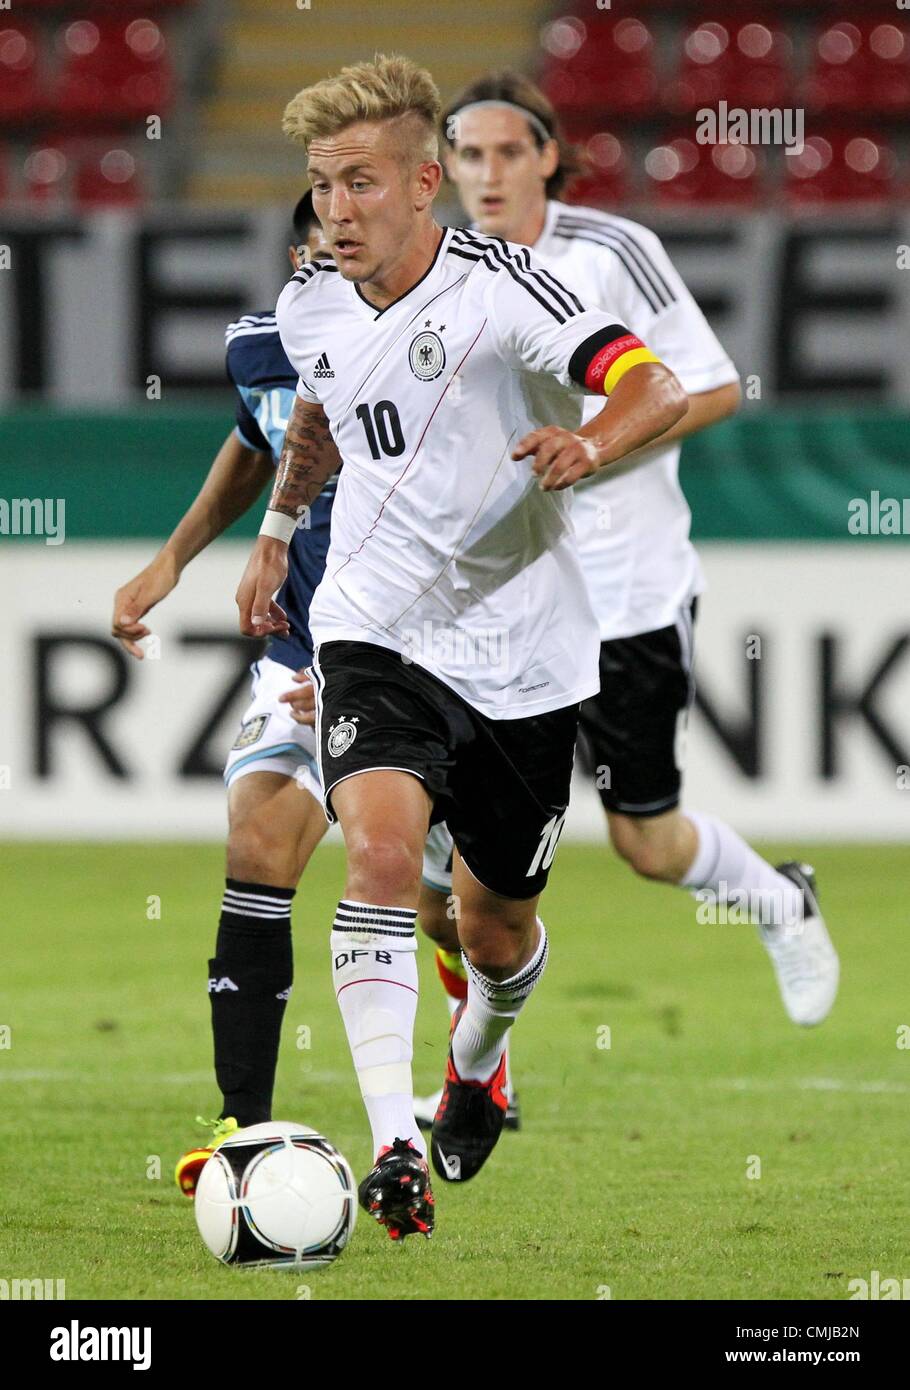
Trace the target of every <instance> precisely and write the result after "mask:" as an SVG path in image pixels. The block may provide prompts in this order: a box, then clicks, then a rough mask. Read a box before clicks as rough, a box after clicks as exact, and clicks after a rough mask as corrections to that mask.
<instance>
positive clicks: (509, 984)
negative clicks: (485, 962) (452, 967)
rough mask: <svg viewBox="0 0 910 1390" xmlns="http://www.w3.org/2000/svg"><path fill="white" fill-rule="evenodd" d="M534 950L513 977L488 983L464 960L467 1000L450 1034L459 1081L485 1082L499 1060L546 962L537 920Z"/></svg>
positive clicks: (542, 932) (544, 943)
mask: <svg viewBox="0 0 910 1390" xmlns="http://www.w3.org/2000/svg"><path fill="white" fill-rule="evenodd" d="M537 925H538V927H539V928H540V937H539V939H538V942H537V949H536V950H535V952H534V954H533V956H532V957H531V959H530V960H529V961H528V963H527V965H524V966H522V968H521V970H519V972H518V974H517V975H513V976H512V977H511V979H508V980H501V981H500V980H490V979H488V978H487V976H486V975H482V974H481V973H480V971H479V970H477V969H476V967H475V966H473V965H472V964H471V962H470V961H469V960H468V958H467V956H465V957H464V961H465V965H466V966H467V970H468V999H467V1004H466V1005H465V1011H464V1013H463V1014H462V1015H461V1018H460V1020H459V1022H458V1027H457V1028H456V1029H455V1032H454V1034H453V1035H452V1059H453V1061H454V1063H455V1070H456V1071H457V1072H458V1075H459V1076H460V1077H461V1079H462V1081H489V1079H490V1077H491V1076H492V1075H493V1073H494V1071H495V1070H496V1068H497V1066H498V1065H499V1059H500V1058H501V1057H502V1053H503V1048H504V1047H505V1045H506V1036H507V1034H508V1031H509V1029H510V1028H511V1026H512V1024H513V1023H514V1022H515V1020H516V1018H517V1017H518V1015H519V1014H520V1013H521V1010H522V1009H523V1008H524V1005H525V1001H526V1000H527V999H528V997H529V995H530V994H531V991H532V990H533V989H534V988H535V986H536V985H537V983H538V981H539V980H540V977H541V975H542V974H543V972H544V968H545V966H546V963H547V955H548V947H547V932H546V928H545V927H544V924H543V922H541V920H540V918H539V917H538V919H537Z"/></svg>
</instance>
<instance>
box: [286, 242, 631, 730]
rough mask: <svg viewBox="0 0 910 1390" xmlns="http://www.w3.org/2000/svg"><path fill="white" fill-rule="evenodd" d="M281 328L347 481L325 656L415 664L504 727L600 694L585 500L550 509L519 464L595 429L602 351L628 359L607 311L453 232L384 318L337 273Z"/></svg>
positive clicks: (337, 515) (309, 276) (324, 277)
mask: <svg viewBox="0 0 910 1390" xmlns="http://www.w3.org/2000/svg"><path fill="white" fill-rule="evenodd" d="M276 315H277V320H278V329H279V332H280V335H281V341H282V344H283V346H284V349H285V352H286V353H287V355H288V357H289V358H290V360H291V363H292V365H293V366H294V368H295V370H296V371H298V372H299V374H300V383H299V385H298V388H297V390H298V394H299V395H300V396H301V397H302V399H303V400H306V401H312V402H319V403H320V404H321V405H322V406H323V408H324V409H325V412H326V415H327V417H328V420H329V424H330V427H331V431H332V435H333V437H334V439H335V442H336V444H337V446H338V450H339V452H340V454H341V457H342V459H343V461H344V468H343V470H342V471H341V474H340V477H339V482H338V491H337V495H336V499H335V505H334V510H333V514H332V538H331V545H330V548H329V554H328V560H327V563H326V571H325V576H324V578H323V580H322V583H321V584H320V585H319V588H318V589H317V590H316V593H315V595H314V597H313V602H312V605H311V608H310V628H311V631H312V633H313V637H314V639H315V641H316V643H317V644H318V643H323V642H329V641H333V640H347V641H365V642H372V643H375V644H378V645H380V646H383V647H388V648H390V649H392V650H393V651H399V652H401V653H402V657H403V659H404V660H406V661H410V660H413V661H414V662H415V663H416V664H418V665H420V666H422V667H424V668H425V669H426V670H428V671H430V672H431V673H432V674H433V675H435V676H437V677H438V678H439V679H440V680H442V681H444V682H445V684H446V685H448V686H450V687H451V688H452V689H453V690H455V691H456V692H457V693H458V694H459V695H460V696H462V698H463V699H465V700H466V701H467V702H468V703H469V704H471V705H472V706H473V707H474V708H476V709H477V710H479V711H481V712H482V713H483V714H485V715H487V716H488V717H490V718H493V719H516V718H522V717H527V716H530V715H536V714H541V713H544V712H546V711H548V710H553V709H559V708H561V707H562V706H565V705H569V704H574V703H575V702H577V701H580V700H582V699H585V698H586V697H587V696H589V695H592V694H594V693H596V691H597V689H598V687H599V678H598V669H597V667H598V648H599V638H598V628H597V621H596V619H595V617H594V613H593V610H592V608H591V604H590V601H589V599H588V596H587V591H586V588H585V582H584V578H583V576H582V572H581V565H580V562H579V557H578V550H577V547H576V544H575V537H574V534H573V530H572V523H571V520H570V509H571V508H570V502H569V497H568V493H567V492H559V493H554V492H547V493H544V492H541V491H540V489H539V487H538V485H537V479H536V478H535V477H534V475H533V473H532V471H531V464H532V462H533V460H532V459H523V460H521V461H520V462H515V461H513V459H512V458H511V451H512V449H513V448H514V446H515V445H516V443H517V442H518V441H519V440H520V439H521V438H522V437H523V436H524V435H525V434H527V433H528V432H529V431H530V430H533V429H536V428H538V427H540V426H541V425H547V424H553V425H561V426H563V427H565V428H568V429H577V428H578V426H579V424H580V423H581V406H582V397H581V396H580V395H579V384H580V383H582V382H583V381H584V369H585V367H586V366H587V365H588V361H590V360H592V354H591V353H590V352H588V349H587V346H586V345H587V344H588V340H591V339H593V340H594V341H593V346H594V347H597V348H601V347H602V344H603V343H604V342H605V341H609V340H610V339H611V338H615V339H617V343H616V347H617V348H622V347H623V344H624V343H625V341H626V339H624V338H623V339H622V342H619V340H620V339H621V337H622V335H624V334H627V330H626V329H625V328H624V327H622V325H621V320H620V319H619V316H618V315H617V314H616V313H611V312H608V311H607V312H605V311H604V309H603V308H598V309H596V310H591V309H587V308H586V307H585V306H584V305H583V304H582V303H581V301H580V300H579V299H578V298H577V297H576V295H575V294H574V293H573V292H572V291H571V290H570V289H568V288H566V286H565V285H563V284H562V283H561V282H560V281H559V280H557V279H556V278H555V277H554V276H553V275H552V274H551V273H550V272H549V271H548V270H546V269H544V268H543V267H542V266H541V265H540V264H539V263H538V262H537V261H536V260H535V258H534V256H533V255H532V253H530V252H529V250H528V248H527V247H523V246H515V245H510V244H508V243H505V242H502V241H500V240H498V239H497V238H493V237H486V236H482V235H480V234H478V233H475V232H473V231H467V230H461V229H451V228H449V229H447V230H446V231H445V232H444V234H443V236H442V239H441V241H440V245H439V249H438V251H437V253H436V256H435V258H434V260H433V263H432V265H431V266H430V267H429V269H428V270H427V271H426V273H425V275H424V276H423V277H422V279H421V280H419V281H418V283H417V284H416V285H413V286H412V287H411V289H410V290H408V291H407V292H406V293H405V294H403V295H402V296H401V297H400V298H399V299H397V300H396V301H395V302H394V303H392V304H390V305H389V306H388V307H387V308H385V309H383V310H378V309H376V308H375V307H374V306H373V305H371V304H369V303H368V302H367V300H366V299H365V298H364V297H363V295H362V294H361V292H360V290H359V288H358V287H357V286H356V285H354V284H353V283H351V282H350V281H347V280H344V279H343V278H342V276H341V275H340V274H339V273H338V270H337V269H336V267H335V265H334V264H333V263H332V262H327V261H317V262H314V263H312V264H310V265H307V266H304V267H303V269H302V270H301V271H299V272H298V273H297V274H296V275H294V276H293V278H292V279H291V281H290V282H289V284H288V285H287V286H286V287H285V289H284V290H283V292H282V294H281V297H280V299H279V301H278V306H277V310H276ZM623 350H625V349H624V348H623ZM603 351H604V352H610V351H612V348H608V349H603ZM570 362H571V363H572V366H573V375H570V372H569V367H570ZM579 363H581V366H579ZM579 371H580V375H579ZM600 401H601V405H602V404H603V396H602V395H601V397H600Z"/></svg>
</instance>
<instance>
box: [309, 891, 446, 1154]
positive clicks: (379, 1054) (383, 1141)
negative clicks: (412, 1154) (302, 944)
mask: <svg viewBox="0 0 910 1390" xmlns="http://www.w3.org/2000/svg"><path fill="white" fill-rule="evenodd" d="M416 921H417V913H416V912H415V911H412V910H411V909H410V908H406V907H378V906H373V905H371V904H369V903H359V902H352V901H350V900H346V899H342V901H341V902H340V903H339V904H338V910H337V912H336V914H335V925H334V929H333V931H332V973H333V977H334V982H335V994H336V997H337V999H338V1007H339V1009H340V1010H341V1017H342V1019H343V1020H344V1026H345V1031H346V1033H347V1036H348V1043H349V1044H350V1048H351V1057H352V1059H353V1062H354V1069H355V1071H356V1072H357V1080H358V1082H359V1083H360V1094H361V1095H362V1096H363V1103H364V1105H365V1106H366V1111H367V1115H368V1117H369V1121H370V1127H371V1129H372V1131H373V1144H374V1150H375V1152H376V1154H377V1155H378V1154H379V1151H380V1150H381V1149H382V1148H384V1147H386V1146H387V1145H391V1144H393V1143H394V1141H395V1140H396V1139H405V1140H407V1139H410V1141H411V1142H412V1144H413V1145H414V1147H415V1149H417V1150H418V1152H419V1153H421V1154H424V1155H425V1154H426V1146H425V1144H424V1142H423V1139H422V1138H421V1134H420V1129H419V1127H418V1125H417V1121H416V1120H415V1119H414V1088H413V1083H412V1080H411V1059H412V1057H413V1053H414V1019H415V1017H416V1015H417V959H416V955H415V952H416V950H417V939H416V935H415V923H416Z"/></svg>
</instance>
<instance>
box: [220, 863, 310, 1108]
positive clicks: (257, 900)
mask: <svg viewBox="0 0 910 1390" xmlns="http://www.w3.org/2000/svg"><path fill="white" fill-rule="evenodd" d="M293 897H294V889H293V888H272V887H270V886H269V885H268V884H264V883H241V882H240V881H239V880H237V879H232V878H229V879H227V881H226V887H225V893H224V900H223V902H222V905H221V922H220V925H219V928H218V939H217V942H216V945H215V955H214V958H213V959H212V960H210V961H209V997H210V999H211V1003H212V1033H213V1035H214V1041H215V1075H216V1078H217V1080H218V1085H219V1087H220V1088H221V1092H222V1095H223V1098H224V1103H223V1106H222V1111H221V1114H222V1116H225V1115H233V1116H235V1117H236V1119H237V1122H238V1124H239V1125H240V1127H241V1128H244V1127H245V1126H246V1125H255V1124H260V1123H261V1122H262V1121H263V1120H269V1119H271V1115H272V1091H273V1089H274V1086H275V1069H276V1067H277V1065H278V1044H279V1040H280V1037H281V1023H282V1019H283V1018H284V1011H285V1008H286V1006H287V1001H288V996H289V994H290V992H291V981H292V979H293V974H294V967H293V952H292V946H291V900H292V899H293Z"/></svg>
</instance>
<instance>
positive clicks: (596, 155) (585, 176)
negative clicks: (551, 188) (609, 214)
mask: <svg viewBox="0 0 910 1390" xmlns="http://www.w3.org/2000/svg"><path fill="white" fill-rule="evenodd" d="M582 151H583V155H584V168H583V170H582V172H581V173H580V174H579V175H578V176H577V177H576V178H574V179H573V180H572V182H571V184H570V185H569V188H568V191H567V193H566V201H567V202H569V203H586V204H589V205H590V206H593V207H616V206H618V205H619V204H620V203H624V202H626V200H627V199H628V197H629V193H630V180H629V167H630V161H629V155H628V152H627V151H626V149H625V148H624V146H623V144H622V141H621V140H619V139H617V137H616V136H615V135H612V134H610V132H609V131H605V130H602V131H598V132H596V133H595V134H593V135H590V136H589V137H588V138H587V140H585V141H584V142H583V144H582Z"/></svg>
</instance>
